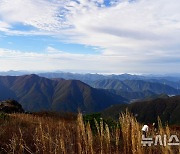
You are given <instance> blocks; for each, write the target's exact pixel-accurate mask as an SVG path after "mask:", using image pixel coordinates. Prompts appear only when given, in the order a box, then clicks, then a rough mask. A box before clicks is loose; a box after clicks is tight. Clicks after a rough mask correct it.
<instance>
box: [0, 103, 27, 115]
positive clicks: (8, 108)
mask: <svg viewBox="0 0 180 154" xmlns="http://www.w3.org/2000/svg"><path fill="white" fill-rule="evenodd" d="M0 112H5V113H17V112H19V113H23V112H24V109H23V108H22V106H21V104H19V103H18V102H17V101H15V100H6V101H1V102H0Z"/></svg>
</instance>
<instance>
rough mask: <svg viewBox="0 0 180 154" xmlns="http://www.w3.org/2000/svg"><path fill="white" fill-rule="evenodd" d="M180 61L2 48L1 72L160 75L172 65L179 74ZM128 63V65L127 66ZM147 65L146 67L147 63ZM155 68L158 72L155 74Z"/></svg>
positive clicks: (51, 49)
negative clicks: (165, 65)
mask: <svg viewBox="0 0 180 154" xmlns="http://www.w3.org/2000/svg"><path fill="white" fill-rule="evenodd" d="M179 58H180V56H178V57H173V56H172V57H171V60H172V59H173V61H170V59H169V56H164V57H163V58H162V60H161V61H159V59H158V58H157V59H154V61H153V62H152V61H148V59H145V60H144V61H139V60H138V59H136V58H134V57H123V56H119V55H118V56H114V55H110V56H107V55H90V54H72V53H67V52H63V51H58V50H57V49H54V48H52V47H48V48H47V51H45V52H43V53H35V52H22V51H15V50H8V49H2V48H0V63H1V70H12V69H13V70H43V71H48V70H49V71H53V70H76V71H82V70H86V71H89V72H93V71H96V72H104V73H107V72H108V73H123V72H125V73H137V72H143V73H150V72H152V71H153V72H154V73H159V70H160V69H162V70H164V71H163V72H167V71H168V70H167V69H164V64H165V63H167V60H168V61H169V62H168V64H169V66H170V67H171V70H173V71H175V70H176V68H177V67H178V68H179V67H180V64H179V63H177V62H176V61H177V60H178V59H179ZM127 62H128V63H127ZM145 62H146V63H145ZM127 66H128V67H127ZM152 67H154V69H153V70H152Z"/></svg>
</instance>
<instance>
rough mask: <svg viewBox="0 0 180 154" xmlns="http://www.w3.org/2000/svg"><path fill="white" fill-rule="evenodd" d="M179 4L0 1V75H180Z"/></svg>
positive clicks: (161, 0)
mask: <svg viewBox="0 0 180 154" xmlns="http://www.w3.org/2000/svg"><path fill="white" fill-rule="evenodd" d="M179 10H180V1H179V0H171V1H169V0H0V71H8V70H28V71H57V70H62V71H64V70H65V71H68V70H71V71H73V72H87V73H151V74H152V73H155V74H157V73H158V74H160V73H179V71H180V69H179V68H180V11H179Z"/></svg>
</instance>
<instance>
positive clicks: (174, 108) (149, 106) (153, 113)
mask: <svg viewBox="0 0 180 154" xmlns="http://www.w3.org/2000/svg"><path fill="white" fill-rule="evenodd" d="M126 109H127V110H128V111H130V112H131V113H133V114H134V115H135V116H136V117H137V119H138V120H139V121H140V122H144V123H153V122H157V118H158V116H159V117H160V119H161V120H162V122H163V123H165V122H168V123H169V124H180V96H174V97H169V98H158V99H154V100H150V101H141V102H135V103H132V104H125V105H114V106H111V107H109V108H107V109H105V110H104V111H103V112H102V114H103V115H104V116H105V117H113V118H118V117H119V114H120V113H121V112H125V111H126Z"/></svg>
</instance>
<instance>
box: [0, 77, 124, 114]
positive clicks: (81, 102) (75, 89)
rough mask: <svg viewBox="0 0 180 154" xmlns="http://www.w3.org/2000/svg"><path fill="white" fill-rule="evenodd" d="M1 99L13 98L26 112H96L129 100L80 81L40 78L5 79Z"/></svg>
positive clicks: (0, 84) (0, 81)
mask: <svg viewBox="0 0 180 154" xmlns="http://www.w3.org/2000/svg"><path fill="white" fill-rule="evenodd" d="M0 87H1V88H0V91H1V92H2V93H0V99H1V100H2V99H8V98H13V99H16V100H17V101H19V102H20V103H21V104H22V106H23V108H24V109H25V110H29V111H39V110H55V111H72V112H77V111H78V108H80V109H81V111H83V112H95V111H100V110H102V109H105V108H107V107H109V106H110V105H112V104H118V103H124V102H125V99H124V98H123V97H121V96H119V95H116V94H113V93H111V92H108V91H105V90H99V89H95V88H92V87H90V86H89V85H87V84H85V83H83V82H81V81H78V80H63V79H52V80H50V79H47V78H44V77H39V76H37V75H25V76H1V77H0Z"/></svg>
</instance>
